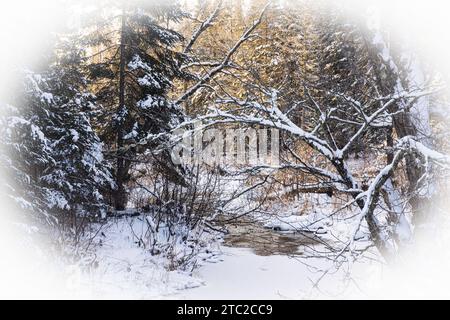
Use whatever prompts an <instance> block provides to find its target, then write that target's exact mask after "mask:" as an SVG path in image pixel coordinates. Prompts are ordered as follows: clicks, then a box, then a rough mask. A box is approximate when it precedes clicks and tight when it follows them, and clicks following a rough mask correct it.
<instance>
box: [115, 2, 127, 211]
mask: <svg viewBox="0 0 450 320" xmlns="http://www.w3.org/2000/svg"><path fill="white" fill-rule="evenodd" d="M125 26H126V16H125V12H124V11H122V26H121V33H120V62H119V68H120V69H119V106H118V109H117V113H118V114H119V115H123V114H124V111H125V64H126V59H125V58H126V43H125V42H126V34H125ZM123 136H124V119H120V120H119V124H118V128H117V164H116V166H117V168H116V177H115V178H116V185H117V189H116V190H115V192H114V207H115V208H116V210H124V209H125V208H126V206H127V202H128V195H127V191H126V189H125V183H126V180H127V176H128V166H127V164H126V160H125V152H124V150H123V147H124V145H123Z"/></svg>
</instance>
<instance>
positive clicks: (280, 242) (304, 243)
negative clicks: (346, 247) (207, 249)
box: [224, 221, 320, 256]
mask: <svg viewBox="0 0 450 320" xmlns="http://www.w3.org/2000/svg"><path fill="white" fill-rule="evenodd" d="M228 230H229V234H228V235H226V236H225V242H224V245H225V246H228V247H234V248H250V249H251V250H252V252H253V253H255V254H256V255H258V256H270V255H302V253H303V251H304V249H305V248H306V247H311V246H313V245H316V244H318V243H319V241H320V239H319V238H318V237H317V236H316V235H314V234H313V233H300V232H295V233H294V232H280V231H274V230H271V229H266V228H264V227H263V226H262V225H261V224H259V223H257V222H249V221H239V222H236V223H234V224H232V225H229V226H228Z"/></svg>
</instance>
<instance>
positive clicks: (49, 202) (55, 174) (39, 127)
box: [2, 45, 114, 232]
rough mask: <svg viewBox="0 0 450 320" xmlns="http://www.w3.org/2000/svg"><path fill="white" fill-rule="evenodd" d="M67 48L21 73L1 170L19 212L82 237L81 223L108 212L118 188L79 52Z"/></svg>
mask: <svg viewBox="0 0 450 320" xmlns="http://www.w3.org/2000/svg"><path fill="white" fill-rule="evenodd" d="M63 49H64V50H63V52H65V54H60V55H59V57H58V59H57V61H56V62H55V63H52V64H51V65H50V66H49V67H47V68H46V69H45V70H43V71H41V72H39V73H34V72H32V71H26V72H24V76H23V86H22V90H21V92H20V93H18V94H17V98H15V99H14V100H13V101H11V103H10V104H7V110H8V112H7V114H6V115H5V116H4V117H2V122H3V123H2V124H3V126H2V144H3V146H4V147H5V152H4V154H3V157H2V163H3V165H4V166H5V168H6V169H7V170H6V171H7V172H9V175H8V177H9V179H7V184H8V193H9V195H10V196H11V197H12V198H13V199H14V200H15V202H16V203H17V204H19V205H20V207H21V208H22V209H27V210H29V211H32V212H34V213H35V214H34V215H33V216H34V217H36V218H38V219H39V218H42V217H45V218H46V219H47V222H50V223H54V222H59V223H61V224H63V225H64V226H67V227H69V228H70V230H72V231H74V232H77V231H79V230H80V227H82V222H81V221H79V219H78V218H79V217H82V218H83V219H82V221H85V220H86V218H90V217H95V216H99V215H104V214H105V213H106V206H105V203H104V200H103V196H102V192H103V188H112V187H113V186H114V183H113V181H112V177H111V174H110V172H109V169H108V167H107V166H106V165H105V162H104V160H103V154H102V143H101V141H100V139H99V137H98V136H97V134H96V133H95V131H94V130H93V128H92V125H91V118H92V116H93V114H94V113H95V112H96V108H97V105H96V102H95V97H94V96H93V95H92V94H90V93H89V92H88V91H87V90H86V86H87V82H86V80H85V79H84V78H83V76H82V73H81V72H80V70H79V64H80V59H81V54H82V52H79V51H78V50H76V49H74V48H68V47H67V45H65V46H64V48H63ZM36 213H40V214H36ZM55 218H56V219H55Z"/></svg>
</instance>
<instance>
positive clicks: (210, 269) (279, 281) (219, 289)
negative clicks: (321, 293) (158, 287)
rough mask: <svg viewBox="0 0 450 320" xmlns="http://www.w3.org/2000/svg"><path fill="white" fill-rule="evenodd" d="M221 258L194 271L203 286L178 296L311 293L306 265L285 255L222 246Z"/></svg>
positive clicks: (284, 296)
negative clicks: (267, 254)
mask: <svg viewBox="0 0 450 320" xmlns="http://www.w3.org/2000/svg"><path fill="white" fill-rule="evenodd" d="M223 254H224V261H223V262H220V263H216V264H208V265H205V266H203V267H201V268H200V269H199V270H198V271H197V275H198V277H200V278H202V279H204V281H205V285H204V286H201V287H198V288H194V289H191V290H185V291H180V292H178V293H177V294H176V295H173V296H170V298H177V299H299V298H304V297H306V296H307V295H308V294H309V293H310V287H311V283H310V281H309V280H308V274H309V271H308V270H307V267H306V266H304V265H302V264H301V263H300V262H298V261H297V260H295V259H293V258H290V257H288V256H281V255H277V256H258V255H256V254H254V253H253V252H252V251H251V249H249V248H231V247H223Z"/></svg>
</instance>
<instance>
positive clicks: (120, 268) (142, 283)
mask: <svg viewBox="0 0 450 320" xmlns="http://www.w3.org/2000/svg"><path fill="white" fill-rule="evenodd" d="M134 213H135V210H127V211H124V212H123V213H121V215H122V217H121V218H114V219H111V218H110V221H109V222H107V223H106V224H105V225H98V226H97V229H94V230H93V231H92V232H94V234H97V237H96V238H95V239H94V242H93V243H92V245H91V246H90V249H89V251H88V252H89V254H87V255H85V256H84V258H83V260H82V262H81V263H79V264H76V265H72V266H69V270H70V274H71V275H70V279H71V281H70V286H69V291H70V294H73V295H75V296H80V297H90V298H102V299H103V298H106V299H155V298H162V297H164V296H166V295H168V294H175V293H177V292H178V291H179V290H185V289H189V288H195V287H199V286H201V285H203V284H204V281H203V280H202V279H200V278H198V277H196V276H193V275H192V274H191V272H190V270H189V269H188V270H183V268H177V269H175V270H173V271H172V270H171V269H172V268H170V264H171V263H172V262H173V261H172V260H171V259H174V258H176V257H177V256H179V255H180V254H185V253H186V252H185V251H187V250H189V248H187V246H184V245H183V243H178V242H177V241H175V248H174V250H173V251H171V254H170V255H164V254H163V253H161V254H152V253H151V250H150V247H149V245H150V244H149V243H147V240H146V238H145V236H146V234H147V233H146V232H147V228H146V221H147V222H149V224H150V225H154V223H153V221H152V219H151V218H150V217H149V216H147V218H146V219H144V218H143V217H142V216H134V217H133V216H132V214H134ZM164 230H165V229H164V227H163V226H160V231H159V232H157V233H156V234H155V235H153V236H152V238H151V239H154V238H160V240H161V241H164V240H165V241H167V233H165V231H164ZM163 237H166V239H162V238H163ZM149 239H150V238H149ZM171 241H172V243H169V242H162V245H163V246H168V245H170V244H174V240H171ZM200 244H201V245H202V246H203V247H202V248H201V250H200V254H199V256H198V260H199V261H197V264H198V265H202V264H203V263H207V262H208V261H218V255H219V253H218V252H217V250H216V249H215V247H214V246H215V242H214V240H213V239H212V238H211V237H210V236H208V235H205V236H203V237H202V241H200ZM172 255H173V256H172Z"/></svg>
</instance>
